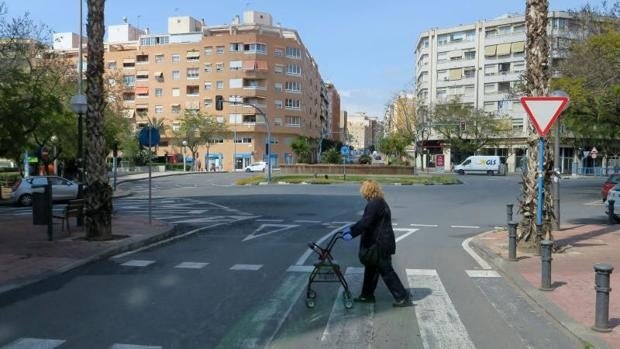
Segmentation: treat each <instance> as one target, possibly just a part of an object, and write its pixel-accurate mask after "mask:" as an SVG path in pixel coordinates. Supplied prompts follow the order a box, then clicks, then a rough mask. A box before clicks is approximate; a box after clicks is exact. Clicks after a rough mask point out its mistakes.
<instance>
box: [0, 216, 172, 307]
mask: <svg viewBox="0 0 620 349" xmlns="http://www.w3.org/2000/svg"><path fill="white" fill-rule="evenodd" d="M180 233H181V232H180V231H179V229H178V227H177V226H170V227H169V229H168V230H166V231H163V232H161V233H158V234H155V235H152V236H149V237H146V238H137V237H136V238H130V239H129V240H128V241H126V242H125V243H123V244H120V245H118V246H110V247H109V248H107V249H105V250H103V251H101V252H100V253H97V254H95V255H93V256H90V257H87V258H82V259H79V260H76V261H75V262H73V263H70V264H67V265H64V266H61V267H59V268H57V269H55V270H52V271H49V272H46V273H43V274H41V275H40V276H37V277H34V278H31V279H27V280H25V281H22V282H17V283H13V284H8V285H5V286H0V295H4V294H6V293H9V292H11V291H15V290H18V289H20V288H23V287H26V286H30V285H33V284H36V283H38V282H41V281H44V280H46V279H49V278H51V277H54V276H57V275H60V274H64V273H67V272H69V271H71V270H74V269H77V268H79V267H82V266H84V265H87V264H90V263H94V262H97V261H100V260H103V259H107V258H110V257H112V256H114V255H117V254H120V253H123V252H127V251H131V250H135V249H138V248H140V247H143V246H147V245H150V244H152V243H155V242H157V241H161V240H165V239H167V238H170V237H173V236H176V235H179V234H180Z"/></svg>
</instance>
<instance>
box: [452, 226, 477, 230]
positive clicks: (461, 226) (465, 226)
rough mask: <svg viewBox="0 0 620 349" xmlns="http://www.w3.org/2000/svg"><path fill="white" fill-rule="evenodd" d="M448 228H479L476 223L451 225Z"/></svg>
mask: <svg viewBox="0 0 620 349" xmlns="http://www.w3.org/2000/svg"><path fill="white" fill-rule="evenodd" d="M450 228H463V229H480V227H479V226H477V225H451V226H450Z"/></svg>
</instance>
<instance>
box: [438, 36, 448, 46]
mask: <svg viewBox="0 0 620 349" xmlns="http://www.w3.org/2000/svg"><path fill="white" fill-rule="evenodd" d="M448 39H449V36H448V34H443V35H439V36H437V44H438V45H439V46H441V45H446V44H448Z"/></svg>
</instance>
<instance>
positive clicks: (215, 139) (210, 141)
mask: <svg viewBox="0 0 620 349" xmlns="http://www.w3.org/2000/svg"><path fill="white" fill-rule="evenodd" d="M218 122H219V121H218ZM209 143H211V144H213V143H224V138H223V137H213V138H211V139H210V140H209Z"/></svg>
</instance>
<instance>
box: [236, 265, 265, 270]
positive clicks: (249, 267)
mask: <svg viewBox="0 0 620 349" xmlns="http://www.w3.org/2000/svg"><path fill="white" fill-rule="evenodd" d="M262 267H263V265H262V264H235V265H233V266H232V267H230V270H251V271H257V270H259V269H260V268H262Z"/></svg>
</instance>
